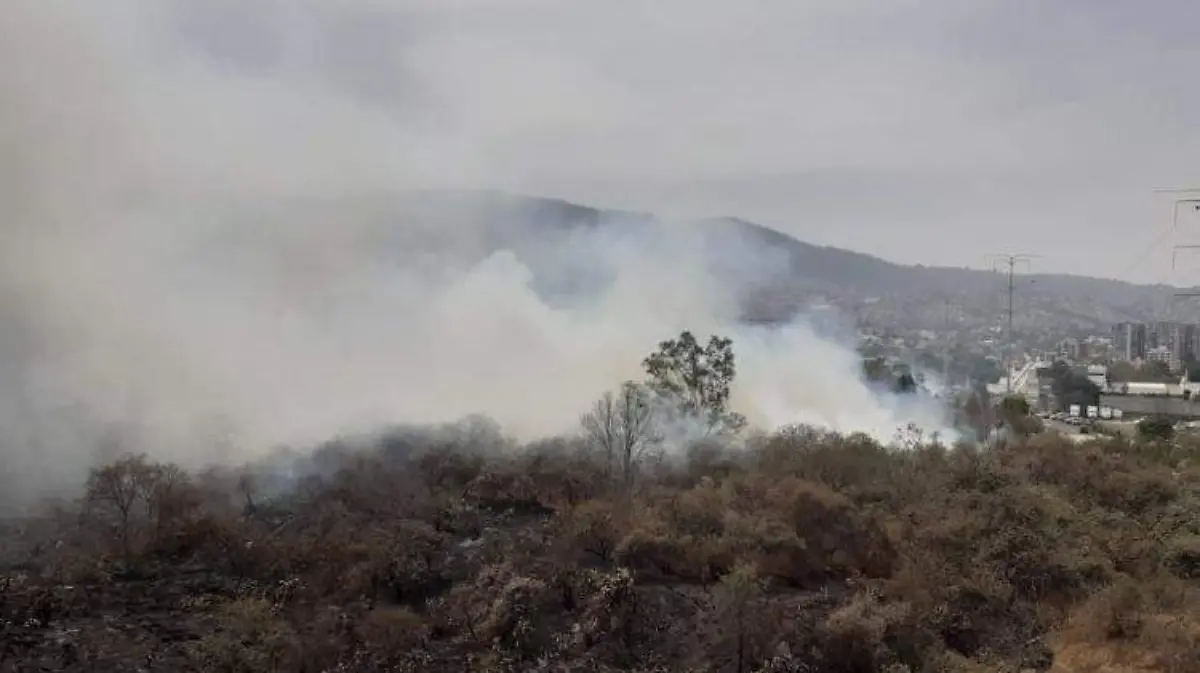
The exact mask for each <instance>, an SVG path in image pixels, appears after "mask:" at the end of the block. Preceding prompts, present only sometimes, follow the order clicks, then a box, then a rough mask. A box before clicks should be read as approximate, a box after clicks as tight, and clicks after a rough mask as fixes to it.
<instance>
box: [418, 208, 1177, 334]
mask: <svg viewBox="0 0 1200 673" xmlns="http://www.w3.org/2000/svg"><path fill="white" fill-rule="evenodd" d="M416 203H417V204H418V207H417V208H416V209H415V211H414V210H410V211H409V212H410V213H416V214H417V216H418V217H419V218H428V221H430V222H434V223H436V224H437V225H438V226H439V228H440V229H441V230H442V231H449V230H452V229H455V228H457V229H459V230H461V229H463V228H466V229H468V230H469V229H472V228H473V227H478V226H482V227H484V229H485V230H486V231H487V232H488V241H489V244H490V245H492V246H497V247H499V246H515V247H516V248H517V249H518V252H530V251H528V250H525V249H523V247H525V246H527V245H528V239H529V238H531V237H530V236H529V234H533V235H534V236H533V238H536V237H541V236H549V237H553V236H556V235H562V234H563V232H564V231H568V232H569V231H572V230H596V229H611V230H613V231H615V232H617V233H618V234H620V235H631V234H632V235H636V234H637V233H638V232H642V233H644V232H645V231H646V230H656V229H661V228H664V227H669V228H671V229H673V230H679V231H685V232H689V233H690V232H699V233H700V235H701V237H702V238H704V239H705V241H706V246H707V248H706V249H707V250H709V251H710V253H711V255H712V257H713V259H712V261H713V264H714V266H715V267H717V268H718V269H725V270H729V269H728V267H729V265H728V264H727V263H724V262H726V261H728V258H729V257H730V254H729V251H730V250H731V249H733V250H737V251H738V253H739V256H740V257H741V259H739V260H738V264H737V265H736V268H734V269H733V272H734V273H733V276H735V277H736V276H738V275H739V273H740V275H741V279H742V280H743V281H746V279H747V277H748V276H751V275H756V276H757V277H756V278H755V279H754V280H753V281H747V282H746V285H748V286H750V289H751V290H752V293H751V296H750V297H748V300H749V302H750V307H749V310H750V311H751V313H752V314H751V315H750V316H749V317H751V318H755V319H760V320H778V319H783V318H786V317H787V316H788V315H790V314H791V313H793V312H796V311H799V310H802V309H803V307H804V306H806V305H807V304H808V303H809V302H811V301H814V300H816V301H821V302H831V303H834V304H837V305H839V306H840V307H842V308H843V309H846V310H848V311H850V312H852V313H854V314H856V315H857V316H858V317H859V318H864V319H871V318H875V319H878V320H879V321H880V322H887V323H890V324H897V323H912V324H911V325H910V326H926V325H940V324H941V320H942V319H943V316H944V306H945V300H946V299H951V300H952V301H953V302H954V304H955V305H956V307H957V310H958V311H960V312H961V314H962V316H963V318H964V319H966V320H968V321H984V322H986V321H995V320H997V318H998V316H999V314H1000V313H1001V312H1003V309H1004V307H1005V306H1006V304H1005V301H1006V294H1005V290H1006V284H1005V282H1006V279H1005V278H1004V276H1003V274H999V273H996V272H993V271H990V270H977V269H967V268H952V267H928V266H908V265H904V264H897V263H894V262H890V261H887V260H884V259H881V258H879V257H875V256H872V255H868V254H864V253H860V252H854V251H851V250H844V249H840V248H835V247H828V246H819V245H813V244H811V243H806V242H804V241H800V240H798V239H796V238H793V237H791V236H789V235H787V234H784V233H781V232H779V231H776V230H774V229H771V228H769V227H765V226H762V225H759V224H755V223H753V222H748V221H745V220H742V219H738V218H735V217H720V218H710V219H705V220H700V221H695V222H664V221H662V220H660V219H658V218H656V217H655V216H653V215H651V214H647V213H634V212H627V211H614V210H602V209H598V208H592V207H588V206H582V205H578V204H573V203H569V202H566V201H561V200H555V199H542V198H534V197H523V196H514V195H506V194H499V193H492V192H469V193H466V192H436V193H434V192H431V193H427V194H424V195H423V196H422V197H421V198H419V199H417V201H416ZM529 256H530V257H533V258H536V254H532V255H529ZM722 258H724V259H722ZM748 258H753V259H748ZM763 260H768V263H767V266H769V267H771V268H772V269H773V271H772V273H771V274H769V278H766V279H764V278H763V274H762V272H761V267H762V266H763V264H762V262H763ZM781 260H782V266H783V269H784V270H783V272H780V271H779V270H778V267H779V266H780V262H781ZM535 266H537V265H536V264H535ZM764 280H766V281H768V282H763V281H764ZM1172 292H1174V290H1173V289H1172V288H1169V287H1166V286H1146V285H1135V284H1133V283H1127V282H1123V281H1119V280H1113V279H1104V278H1090V277H1083V276H1072V275H1062V274H1030V275H1024V276H1022V277H1021V278H1020V281H1019V296H1018V309H1019V310H1018V316H1017V324H1018V328H1020V327H1023V326H1036V327H1048V328H1054V329H1059V330H1064V331H1066V330H1072V329H1082V330H1096V329H1107V327H1108V325H1110V324H1111V323H1113V322H1118V321H1122V320H1139V321H1140V320H1153V319H1155V318H1157V317H1159V316H1160V315H1161V312H1162V311H1163V310H1164V307H1166V306H1168V303H1169V302H1170V301H1171V295H1172ZM1177 308H1178V310H1180V311H1188V312H1190V313H1196V311H1195V309H1194V308H1192V307H1191V306H1190V305H1178V306H1177ZM755 313H757V315H755ZM1192 317H1196V316H1192Z"/></svg>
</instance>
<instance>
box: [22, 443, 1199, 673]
mask: <svg viewBox="0 0 1200 673" xmlns="http://www.w3.org/2000/svg"><path fill="white" fill-rule="evenodd" d="M485 434H486V433H485ZM431 437H432V436H425V437H423V438H417V439H414V436H413V435H412V434H411V433H404V432H397V433H391V434H388V435H385V436H384V437H383V438H381V439H379V440H377V441H376V442H375V444H374V445H373V446H369V447H363V446H355V447H354V448H351V447H349V446H348V445H341V444H333V445H330V446H327V447H325V448H324V449H322V450H321V451H319V452H317V454H315V455H314V456H313V459H312V460H311V461H309V462H308V467H307V469H306V471H305V473H304V474H299V475H296V476H294V477H291V478H290V479H291V481H289V482H287V483H286V484H283V485H282V486H280V485H278V484H276V485H271V484H269V483H267V481H266V476H268V475H267V474H266V473H261V472H260V473H258V474H257V475H256V474H255V473H254V471H252V470H248V471H244V472H233V471H210V472H206V473H202V474H187V473H185V472H183V471H182V470H179V469H178V468H174V467H172V466H169V465H161V464H156V463H153V462H151V461H149V460H148V459H146V458H144V457H141V456H127V457H125V458H123V459H121V460H120V461H118V462H115V463H113V464H111V465H109V466H106V467H104V468H101V469H98V470H96V471H95V472H94V473H93V475H92V478H91V479H90V480H89V481H88V483H87V485H86V496H85V497H83V498H81V499H80V500H79V501H78V502H71V503H59V504H58V505H57V506H54V507H51V508H49V509H48V510H47V511H46V512H45V513H44V514H43V515H40V516H37V517H30V518H28V519H25V520H21V521H15V522H11V523H10V524H9V526H8V528H9V530H8V531H6V534H5V535H4V538H3V539H4V540H5V545H4V546H5V549H4V559H3V560H4V564H5V565H4V570H3V573H2V574H3V578H4V579H3V581H0V646H2V647H0V670H97V671H118V670H121V671H128V670H153V671H192V670H195V671H247V672H249V671H256V672H257V671H332V670H355V671H390V670H398V671H403V670H412V671H463V670H474V671H504V670H512V671H530V670H546V671H551V670H554V671H567V670H570V671H616V670H640V671H654V670H658V671H668V670H693V671H739V672H748V671H826V672H832V673H837V672H860V671H861V672H868V671H888V672H891V673H899V672H901V671H914V672H915V671H978V672H984V671H988V672H992V671H996V672H999V671H1024V670H1035V671H1042V670H1053V671H1062V672H1083V671H1096V672H1097V673H1098V672H1100V671H1114V672H1115V671H1172V672H1183V671H1195V670H1200V621H1198V618H1197V615H1198V614H1200V585H1198V584H1197V579H1198V578H1200V536H1198V533H1200V529H1198V526H1200V523H1198V519H1197V513H1198V512H1200V467H1198V466H1197V465H1196V463H1195V461H1196V457H1197V454H1198V452H1197V449H1196V448H1194V447H1191V446H1187V445H1183V444H1180V443H1178V442H1175V443H1165V442H1158V443H1140V444H1133V443H1127V442H1124V441H1119V440H1111V441H1106V442H1102V443H1095V444H1092V445H1087V446H1077V445H1073V444H1070V443H1068V442H1066V441H1063V440H1059V439H1056V438H1053V437H1049V436H1041V437H1036V438H1033V439H1031V440H1028V441H1022V442H1020V443H1016V444H1012V445H1009V446H1007V447H1003V448H998V449H992V450H988V451H979V450H976V449H971V448H967V447H959V448H948V447H942V446H937V445H929V444H923V445H920V446H916V447H910V448H906V449H904V450H894V449H887V448H884V447H881V446H879V445H877V444H876V443H873V442H871V441H870V440H868V439H866V438H864V437H855V436H850V437H846V436H838V435H833V434H826V433H821V432H816V431H812V430H808V429H804V428H792V429H787V430H784V431H781V432H778V433H775V434H771V435H762V436H758V437H754V438H751V439H749V440H748V441H747V442H746V446H742V447H740V448H738V449H732V448H729V447H726V446H722V445H719V444H699V445H696V446H694V447H693V448H692V449H691V450H690V451H689V452H688V453H687V455H686V456H680V457H674V458H671V457H661V456H660V457H658V458H656V459H646V460H644V461H643V462H642V463H641V464H640V465H639V467H638V471H637V474H636V478H635V479H633V480H628V479H625V478H623V477H622V478H617V475H614V474H612V473H611V472H610V470H609V469H608V468H607V467H606V463H605V461H604V460H600V459H598V458H597V456H596V454H595V452H594V451H590V450H588V449H587V448H586V447H585V446H584V445H583V444H582V443H579V442H574V441H570V440H563V441H551V442H543V443H540V444H536V445H531V446H524V447H512V446H500V445H502V444H503V442H502V441H500V440H499V438H496V437H488V436H482V435H480V434H479V433H476V434H475V435H474V436H465V437H466V438H465V439H464V438H463V437H460V438H459V439H456V440H454V441H444V440H434V439H431Z"/></svg>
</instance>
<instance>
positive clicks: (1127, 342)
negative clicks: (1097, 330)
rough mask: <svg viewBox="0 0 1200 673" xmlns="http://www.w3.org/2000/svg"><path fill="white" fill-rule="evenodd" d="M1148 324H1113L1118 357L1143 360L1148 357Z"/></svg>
mask: <svg viewBox="0 0 1200 673" xmlns="http://www.w3.org/2000/svg"><path fill="white" fill-rule="evenodd" d="M1146 332H1147V330H1146V325H1145V324H1143V323H1135V322H1122V323H1117V324H1116V325H1115V326H1113V350H1114V351H1115V354H1116V356H1117V358H1118V359H1121V360H1129V361H1133V360H1141V359H1143V358H1145V357H1146Z"/></svg>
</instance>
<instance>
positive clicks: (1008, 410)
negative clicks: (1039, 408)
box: [1000, 395, 1029, 417]
mask: <svg viewBox="0 0 1200 673" xmlns="http://www.w3.org/2000/svg"><path fill="white" fill-rule="evenodd" d="M1000 410H1001V411H1003V412H1004V414H1005V416H1010V417H1020V416H1028V415H1029V400H1027V399H1025V398H1024V397H1022V396H1021V395H1009V396H1008V397H1005V398H1004V399H1003V400H1002V401H1001V402H1000Z"/></svg>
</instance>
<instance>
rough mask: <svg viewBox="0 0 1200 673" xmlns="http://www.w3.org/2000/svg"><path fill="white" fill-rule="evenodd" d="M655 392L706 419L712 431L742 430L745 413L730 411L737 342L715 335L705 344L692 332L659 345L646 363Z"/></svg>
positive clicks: (685, 411)
mask: <svg viewBox="0 0 1200 673" xmlns="http://www.w3.org/2000/svg"><path fill="white" fill-rule="evenodd" d="M642 366H643V367H645V369H646V374H647V376H648V377H649V379H650V380H649V385H650V388H651V389H652V390H654V392H656V393H658V394H659V395H662V396H664V397H667V398H669V399H671V400H673V401H674V402H675V403H677V404H678V405H679V408H680V411H682V412H684V413H685V414H689V415H695V416H698V417H704V418H705V419H706V420H707V422H708V427H709V429H710V430H711V429H712V428H714V427H717V426H719V425H723V426H724V427H726V428H729V429H732V430H738V429H740V428H741V427H742V426H743V425H745V418H743V417H742V415H741V414H738V413H734V412H731V411H729V408H728V406H729V391H730V386H731V385H732V384H733V379H734V375H735V374H736V372H737V369H736V367H735V365H734V358H733V340H731V339H727V338H724V337H719V336H715V335H714V336H711V337H709V339H708V344H707V345H703V346H702V345H701V344H700V342H699V341H697V340H696V337H695V336H693V335H692V333H691V332H690V331H687V330H685V331H683V332H681V333H680V334H679V337H678V338H676V339H668V340H667V341H662V342H660V343H659V344H658V350H657V351H655V352H654V353H651V354H650V355H649V356H648V357H647V358H646V359H645V360H643V361H642Z"/></svg>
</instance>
